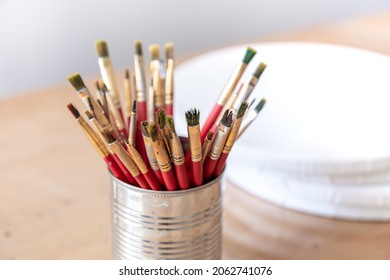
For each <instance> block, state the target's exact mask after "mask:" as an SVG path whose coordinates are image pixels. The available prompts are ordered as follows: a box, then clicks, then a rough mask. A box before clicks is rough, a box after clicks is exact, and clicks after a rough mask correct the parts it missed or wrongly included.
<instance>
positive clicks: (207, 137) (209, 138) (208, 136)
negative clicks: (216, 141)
mask: <svg viewBox="0 0 390 280" xmlns="http://www.w3.org/2000/svg"><path fill="white" fill-rule="evenodd" d="M213 136H214V131H212V130H210V131H209V133H207V136H206V139H207V140H209V141H211V140H213Z"/></svg>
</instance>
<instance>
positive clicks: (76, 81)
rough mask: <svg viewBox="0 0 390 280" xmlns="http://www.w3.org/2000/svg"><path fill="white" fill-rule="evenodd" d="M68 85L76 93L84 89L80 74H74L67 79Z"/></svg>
mask: <svg viewBox="0 0 390 280" xmlns="http://www.w3.org/2000/svg"><path fill="white" fill-rule="evenodd" d="M68 81H69V83H70V84H71V85H72V86H73V87H74V89H75V90H76V91H80V90H82V89H84V88H86V86H85V84H84V81H83V79H82V78H81V76H80V73H74V74H72V75H70V76H69V77H68Z"/></svg>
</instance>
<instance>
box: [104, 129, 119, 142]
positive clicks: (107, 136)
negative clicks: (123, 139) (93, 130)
mask: <svg viewBox="0 0 390 280" xmlns="http://www.w3.org/2000/svg"><path fill="white" fill-rule="evenodd" d="M102 134H103V136H104V138H105V139H106V141H107V143H108V144H112V143H114V142H115V141H116V139H115V137H114V136H112V134H111V132H110V131H108V130H107V129H103V131H102Z"/></svg>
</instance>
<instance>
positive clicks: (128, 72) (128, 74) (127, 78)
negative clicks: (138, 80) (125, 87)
mask: <svg viewBox="0 0 390 280" xmlns="http://www.w3.org/2000/svg"><path fill="white" fill-rule="evenodd" d="M125 79H126V80H130V70H129V69H126V70H125Z"/></svg>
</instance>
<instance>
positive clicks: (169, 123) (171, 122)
mask: <svg viewBox="0 0 390 280" xmlns="http://www.w3.org/2000/svg"><path fill="white" fill-rule="evenodd" d="M165 120H166V123H167V126H168V128H169V131H170V132H171V133H173V134H176V129H175V121H174V120H173V117H172V116H170V115H168V116H166V117H165Z"/></svg>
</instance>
